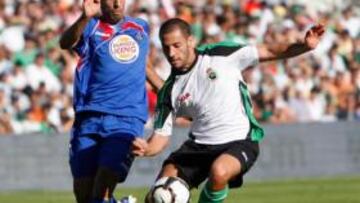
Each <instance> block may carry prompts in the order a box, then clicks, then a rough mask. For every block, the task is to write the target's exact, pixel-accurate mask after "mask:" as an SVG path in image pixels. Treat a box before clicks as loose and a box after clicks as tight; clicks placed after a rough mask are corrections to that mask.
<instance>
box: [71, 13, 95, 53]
mask: <svg viewBox="0 0 360 203" xmlns="http://www.w3.org/2000/svg"><path fill="white" fill-rule="evenodd" d="M97 22H98V20H97V19H95V18H92V19H91V20H90V21H89V22H88V24H87V25H86V26H85V29H84V31H83V33H82V35H81V37H80V40H79V41H78V42H77V43H76V44H75V46H74V47H73V50H74V51H75V52H76V53H77V54H78V55H79V56H84V55H85V54H86V52H87V51H88V47H89V38H90V36H91V35H92V34H93V33H94V32H95V30H96V25H97Z"/></svg>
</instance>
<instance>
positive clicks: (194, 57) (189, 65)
mask: <svg viewBox="0 0 360 203" xmlns="http://www.w3.org/2000/svg"><path fill="white" fill-rule="evenodd" d="M197 59H198V54H197V53H196V52H195V51H194V53H193V54H190V56H189V60H188V63H187V64H186V65H185V66H184V67H183V68H181V69H180V70H178V71H176V72H177V73H178V74H185V73H187V72H189V71H190V70H191V69H192V68H193V67H194V66H195V64H196V62H197Z"/></svg>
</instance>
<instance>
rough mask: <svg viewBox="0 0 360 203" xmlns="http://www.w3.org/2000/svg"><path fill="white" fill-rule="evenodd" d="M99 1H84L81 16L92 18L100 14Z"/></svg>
mask: <svg viewBox="0 0 360 203" xmlns="http://www.w3.org/2000/svg"><path fill="white" fill-rule="evenodd" d="M100 1H101V0H84V2H83V14H84V15H85V16H86V17H89V18H91V17H94V16H97V15H99V14H100V11H101V9H100Z"/></svg>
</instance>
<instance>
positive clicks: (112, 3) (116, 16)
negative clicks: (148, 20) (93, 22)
mask: <svg viewBox="0 0 360 203" xmlns="http://www.w3.org/2000/svg"><path fill="white" fill-rule="evenodd" d="M124 10H125V0H101V12H102V15H103V16H104V18H105V19H106V20H107V21H109V23H117V22H118V21H119V20H121V19H122V18H123V17H124Z"/></svg>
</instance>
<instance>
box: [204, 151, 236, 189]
mask: <svg viewBox="0 0 360 203" xmlns="http://www.w3.org/2000/svg"><path fill="white" fill-rule="evenodd" d="M240 172H241V163H240V161H239V160H238V159H237V158H236V157H234V156H233V155H230V154H226V153H224V154H221V155H220V156H219V157H218V158H217V159H215V161H214V162H213V164H212V165H211V169H210V178H211V179H212V180H213V181H217V182H227V181H229V180H230V179H231V178H233V177H235V176H236V175H238V174H240Z"/></svg>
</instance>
